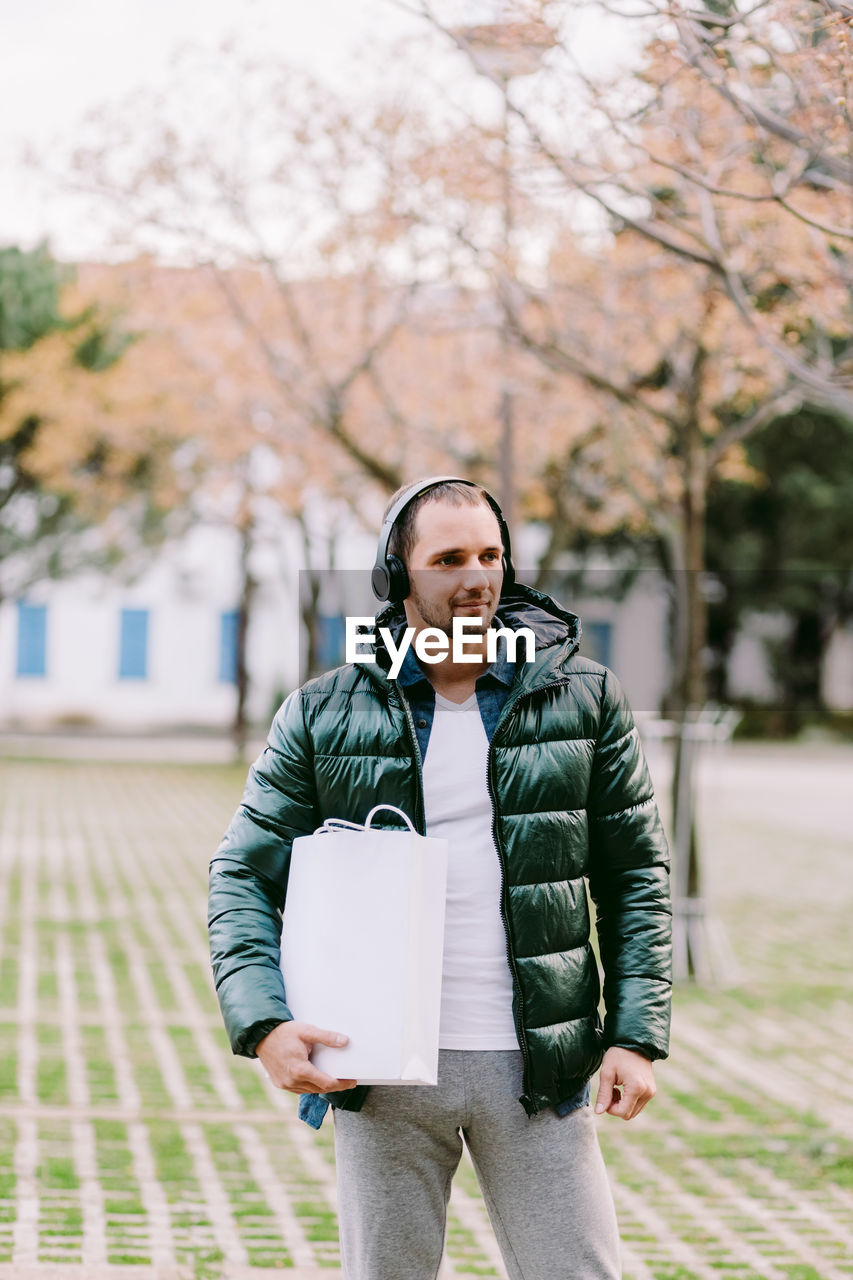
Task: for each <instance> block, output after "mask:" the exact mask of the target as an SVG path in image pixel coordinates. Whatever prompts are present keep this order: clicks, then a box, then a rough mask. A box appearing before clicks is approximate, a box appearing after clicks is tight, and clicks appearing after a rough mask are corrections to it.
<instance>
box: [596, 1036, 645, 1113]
mask: <svg viewBox="0 0 853 1280" xmlns="http://www.w3.org/2000/svg"><path fill="white" fill-rule="evenodd" d="M617 1089H618V1090H620V1091H621V1092H618V1093H617V1092H615V1090H617ZM655 1092H656V1090H655V1077H654V1071H653V1070H652V1064H651V1062H650V1061H649V1059H648V1058H647V1057H645V1056H644V1055H643V1054H642V1053H637V1052H636V1051H635V1050H634V1049H623V1048H621V1047H620V1046H619V1045H611V1047H610V1048H609V1049H608V1050H607V1052H606V1053H605V1055H604V1061H603V1062H602V1064H601V1079H600V1080H599V1083H598V1097H597V1098H596V1100H595V1110H596V1111H597V1112H601V1111H606V1112H607V1113H608V1115H611V1116H621V1117H622V1119H623V1120H633V1118H634V1116H638V1115H639V1114H640V1112H641V1111H642V1109H643V1107H644V1106H645V1105H646V1103H647V1102H648V1101H649V1100H650V1099H651V1098H653V1097H654V1096H655Z"/></svg>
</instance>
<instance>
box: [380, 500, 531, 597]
mask: <svg viewBox="0 0 853 1280" xmlns="http://www.w3.org/2000/svg"><path fill="white" fill-rule="evenodd" d="M448 482H452V483H454V484H467V485H470V486H471V487H472V488H474V489H478V490H480V491H481V492H482V493H483V495H484V497H485V498H486V500H487V502H488V503H489V506H490V507H491V508H492V510H493V511H494V513H495V515H496V517H497V521H498V524H499V525H500V531H501V539H502V541H503V546H504V554H503V558H502V564H503V570H504V580H503V585H504V587H508V586H510V585H511V583H513V582H514V581H515V570H514V568H513V564H512V551H511V548H510V540H509V529H508V528H507V525H506V521H505V520H504V517H503V512H502V511H501V508H500V504H499V503H498V501H497V499H496V498H493V497H492V495H491V494H490V493H489V492H488V490H487V489H483V486H482V485H479V484H477V482H476V481H475V480H465V479H463V478H462V477H461V476H432V477H431V478H430V479H429V480H421V481H419V482H416V483H415V484H413V485H410V486H409V487H408V489H406V490H405V492H403V493H402V494H401V495H400V497H399V498H398V499H397V501H396V502H395V503H394V505H393V507H391V509H390V510H389V512H388V514H387V515H386V517H385V519H384V520H383V522H382V528H381V530H380V532H379V545H378V546H377V548H376V563H375V564H374V566H373V570H372V572H371V575H370V582H371V586H372V587H373V594H374V595H375V596H376V597H377V599H379V600H392V601H394V602H397V603H399V602H400V601H402V600H405V598H406V596H407V595H408V594H409V575H408V573H407V572H406V566H405V565H404V564H403V561H402V560H401V559H400V557H399V556H395V555H389V554H388V543H389V542H390V541H391V534H392V533H393V532H394V526H395V525H396V523H397V521H398V520H399V518H400V516H401V515H402V514H403V512H404V511H405V510H406V507H408V506H409V504H410V503H412V502H414V501H415V499H416V498H419V497H420V496H421V494H424V493H427V492H428V491H429V490H430V489H434V488H436V486H437V485H440V484H447V483H448Z"/></svg>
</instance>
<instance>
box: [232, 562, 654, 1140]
mask: <svg viewBox="0 0 853 1280" xmlns="http://www.w3.org/2000/svg"><path fill="white" fill-rule="evenodd" d="M395 618H396V621H398V622H401V621H402V616H401V610H399V607H397V609H396V611H395V608H394V607H393V606H389V607H388V608H386V609H385V610H384V611H383V612H382V614H380V615H379V617H378V619H377V626H382V625H384V626H392V627H393V625H394V622H395ZM499 620H500V621H502V622H503V624H504V625H506V626H509V627H512V628H513V629H515V628H517V627H521V626H527V627H530V628H531V629H532V630H533V631H534V632H535V634H536V637H537V640H536V654H535V660H534V661H533V662H532V663H525V662H523V661H519V663H518V667H517V673H516V678H515V681H514V683H513V686H512V689H511V690H510V693H509V696H508V698H507V701H506V704H505V705H504V708H503V711H502V712H501V716H500V719H499V721H498V725H497V728H496V730H495V733H494V736H493V739H492V742H491V745H490V748H489V789H490V792H491V795H492V801H493V804H494V815H495V816H494V835H495V842H496V845H497V848H498V851H499V854H500V859H501V867H502V872H503V893H502V900H501V913H502V916H503V919H504V924H505V927H506V935H507V956H508V961H509V965H510V969H511V972H512V976H513V985H514V999H513V1013H514V1016H515V1024H516V1029H517V1032H518V1037H519V1043H520V1045H521V1048H522V1052H523V1056H524V1064H525V1070H524V1094H523V1096H522V1097H521V1099H520V1101H521V1103H522V1104H523V1105H524V1107H525V1109H526V1111H527V1112H528V1114H530V1115H533V1114H534V1113H536V1112H537V1111H541V1110H543V1109H544V1108H546V1107H548V1106H551V1105H554V1104H555V1103H558V1102H560V1101H562V1100H564V1099H566V1098H568V1097H569V1096H570V1095H572V1094H573V1093H574V1092H576V1091H577V1090H578V1089H579V1088H580V1087H581V1085H582V1084H583V1083H584V1082H585V1081H586V1080H587V1079H588V1077H589V1076H590V1075H592V1073H593V1072H594V1071H596V1070H597V1068H598V1067H599V1065H600V1063H601V1060H602V1057H603V1054H604V1050H605V1049H606V1048H607V1047H608V1046H610V1045H624V1046H627V1047H628V1048H632V1049H637V1050H639V1051H640V1052H641V1053H643V1054H645V1055H646V1056H647V1057H648V1058H650V1059H656V1058H663V1057H665V1056H666V1054H667V1052H668V1040H669V1017H670V995H671V907H670V900H669V855H668V850H667V843H666V837H665V835H664V832H663V828H662V826H661V822H660V817H659V815H658V810H657V806H656V804H655V800H654V795H653V790H652V784H651V781H650V779H649V774H648V770H647V767H646V763H645V759H644V756H643V751H642V747H641V745H640V739H639V736H638V733H637V730H636V728H635V727H634V723H633V718H632V716H631V711H630V709H629V707H628V704H627V702H626V700H625V696H624V694H623V693H622V690H621V688H620V686H619V683H618V681H617V680H616V678H615V677H614V676H613V674H612V672H610V671H609V670H608V669H607V668H606V667H602V666H600V665H599V664H598V663H595V662H591V661H588V660H587V659H586V658H583V657H581V656H580V655H579V654H578V652H577V648H578V641H579V637H580V624H579V621H578V619H577V617H576V616H575V615H574V614H572V613H568V612H566V611H565V610H563V609H561V608H560V607H559V606H558V605H557V604H555V603H554V601H553V600H551V599H550V598H549V597H548V596H544V595H542V594H541V593H539V592H537V591H534V590H533V589H532V588H530V587H525V586H521V585H516V586H515V587H513V588H512V591H511V594H510V595H509V597H508V598H505V599H504V600H502V601H501V607H500V610H499ZM377 642H379V637H378V633H377ZM523 654H524V646H523V645H522V646H521V647H520V649H519V656H520V657H523ZM388 665H389V658H388V654H387V651H386V650H385V649H384V646H381V643H378V644H377V662H376V663H375V664H370V663H356V664H348V665H346V666H343V667H339V668H337V669H336V670H334V671H331V672H329V673H328V674H326V675H323V676H320V677H319V678H318V679H315V680H310V681H308V683H307V684H305V685H304V686H303V687H302V688H301V689H298V690H297V691H296V692H294V693H292V694H291V695H290V697H288V698H287V700H286V701H285V703H284V705H283V706H282V707H281V709H280V711H279V712H278V714H277V715H276V717H275V720H274V721H273V725H272V728H271V730H270V735H269V739H268V745H267V747H266V749H265V750H264V752H263V754H262V755H261V756H260V757H259V759H258V760H257V761H256V762H255V764H254V765H253V766H252V768H251V770H250V773H249V777H248V781H247V783H246V789H245V792H244V794H243V799H242V803H241V805H240V808H239V809H238V811H237V813H236V814H235V816H234V818H233V820H232V822H231V825H230V826H229V828H228V830H227V831H226V833H225V836H224V837H223V839H222V842H221V844H220V846H219V849H218V850H217V852H216V854H215V856H214V859H213V861H212V863H211V881H210V941H211V957H212V962H213V970H214V976H215V980H216V989H217V992H218V995H219V1002H220V1005H221V1008H222V1014H223V1017H224V1019H225V1024H226V1027H227V1029H228V1034H229V1037H230V1039H231V1044H232V1047H233V1049H234V1052H235V1053H242V1054H246V1055H247V1056H249V1057H252V1056H254V1046H255V1045H256V1044H257V1043H258V1042H259V1040H260V1039H261V1038H262V1036H263V1035H265V1034H266V1032H267V1031H269V1030H270V1029H271V1028H272V1027H273V1026H274V1025H276V1024H277V1023H279V1022H281V1021H282V1020H286V1019H290V1018H291V1017H292V1016H293V1015H292V1014H291V1012H290V1010H289V1009H288V1007H287V1003H286V1000H285V992H284V986H283V983H282V978H281V973H280V969H279V941H280V934H281V912H282V910H283V907H284V899H285V892H286V889H287V873H288V864H289V856H290V846H291V841H292V840H293V838H294V837H295V836H297V835H302V834H305V833H307V832H311V831H314V829H315V828H316V827H318V826H319V825H320V824H321V823H322V821H323V819H324V818H326V817H335V818H347V819H349V820H351V821H354V822H363V821H364V818H365V816H366V814H367V813H368V811H369V810H370V809H371V808H372V807H373V806H374V805H375V804H379V803H380V802H385V803H389V804H394V805H397V806H399V807H400V808H402V809H403V810H405V811H406V812H407V813H408V814H409V815H410V816H411V817H412V819H413V821H414V822H415V823H416V825H417V827H418V829H419V830H420V831H421V832H423V831H424V807H423V785H422V773H421V761H420V757H419V751H418V747H417V742H416V737H415V732H414V725H413V723H412V717H411V713H410V711H409V708H408V704H407V703H406V701H405V699H404V697H403V696H402V694H401V692H400V691H399V690H398V688H397V685H396V683H395V682H394V681H392V680H389V679H388V677H387V675H386V671H387V668H388ZM380 816H381V815H380ZM387 816H388V817H390V818H391V823H390V825H393V821H394V820H393V815H387ZM584 877H587V878H588V880H589V888H590V894H591V896H592V899H593V902H594V903H595V910H596V926H597V931H598V939H599V949H600V953H601V961H602V966H603V969H604V1005H605V1009H606V1016H605V1019H604V1024H603V1026H602V1022H601V1019H600V1017H599V1013H598V1004H599V998H600V994H601V993H600V987H599V976H598V966H597V964H596V960H595V955H594V953H593V951H592V948H591V945H590V940H589V935H590V920H589V912H588V907H587V896H586V892H585V888H584ZM285 941H286V940H285ZM365 1092H366V1090H365V1088H364V1087H358V1088H356V1089H353V1090H350V1091H348V1092H347V1093H336V1094H333V1095H329V1100H330V1101H331V1102H332V1103H333V1105H335V1106H338V1107H340V1106H342V1107H344V1108H349V1109H357V1108H358V1107H359V1106H360V1105H361V1102H362V1100H363V1097H364V1095H365Z"/></svg>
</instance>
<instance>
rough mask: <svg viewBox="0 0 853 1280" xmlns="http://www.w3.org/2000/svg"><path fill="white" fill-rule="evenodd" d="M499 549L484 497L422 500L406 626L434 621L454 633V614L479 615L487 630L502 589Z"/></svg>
mask: <svg viewBox="0 0 853 1280" xmlns="http://www.w3.org/2000/svg"><path fill="white" fill-rule="evenodd" d="M502 553H503V544H502V541H501V531H500V525H499V524H498V521H497V517H496V516H495V513H494V511H493V510H492V508H491V507H490V506H487V505H486V503H484V502H482V503H480V502H478V503H477V505H476V506H469V505H468V504H467V503H465V505H464V506H458V507H457V506H455V505H454V504H453V503H450V502H441V501H440V500H436V501H434V502H427V503H425V504H424V505H423V506H422V507H421V508H420V510H419V511H418V514H417V518H416V520H415V545H414V547H413V549H412V553H411V555H410V557H409V561H408V565H407V568H408V571H409V595H408V596H407V597H406V600H405V602H404V603H405V609H406V617H407V620H408V623H409V626H413V627H417V628H419V629H420V628H422V627H437V628H438V629H439V630H440V631H443V632H444V633H445V634H446V635H447V636H452V632H453V619H454V617H459V618H479V619H480V620H481V626H482V628H483V630H484V631H485V630H487V629H488V627H490V626H491V622H492V619H493V618H494V616H495V611H496V609H497V607H498V601H499V599H500V594H501V583H502V582H503V569H502V567H501V555H502Z"/></svg>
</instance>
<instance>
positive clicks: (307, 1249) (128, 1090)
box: [0, 748, 853, 1280]
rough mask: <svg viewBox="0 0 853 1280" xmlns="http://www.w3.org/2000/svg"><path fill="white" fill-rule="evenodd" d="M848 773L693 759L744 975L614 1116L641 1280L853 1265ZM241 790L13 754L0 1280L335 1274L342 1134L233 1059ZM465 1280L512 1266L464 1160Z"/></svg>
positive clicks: (1, 889)
mask: <svg viewBox="0 0 853 1280" xmlns="http://www.w3.org/2000/svg"><path fill="white" fill-rule="evenodd" d="M851 765H853V752H850V751H849V750H844V749H838V750H835V751H827V750H824V751H822V752H817V753H815V752H805V753H803V752H799V753H798V752H797V751H796V749H794V750H792V751H790V752H788V753H785V752H782V753H779V752H770V753H762V752H756V751H754V750H752V749H748V750H745V751H741V752H739V751H738V750H737V748H731V749H727V750H726V751H720V752H718V753H717V754H715V755H713V756H710V757H709V758H708V760H707V761H706V764H705V766H703V813H702V826H703V834H704V838H705V844H706V848H707V850H708V854H709V859H708V861H709V881H710V887H711V888H712V889H713V893H714V896H715V900H716V901H717V902H718V904H719V909H720V916H721V918H722V919H723V920H724V921H725V925H726V929H727V934H728V937H729V939H730V942H731V945H732V947H733V949H734V953H735V956H736V958H737V961H738V963H739V966H740V969H741V972H742V973H743V975H744V982H743V984H742V985H741V986H739V987H737V988H735V989H732V990H730V991H725V992H721V991H718V992H715V993H707V992H701V993H699V992H689V991H684V992H679V993H678V995H677V1000H676V1012H675V1019H674V1036H673V1054H672V1057H671V1059H670V1060H669V1061H668V1062H666V1063H663V1064H659V1066H658V1068H657V1076H658V1082H659V1092H658V1096H657V1098H656V1099H655V1100H654V1102H653V1104H652V1105H651V1106H650V1107H649V1108H648V1109H647V1111H646V1112H645V1113H644V1114H643V1115H642V1116H641V1117H640V1118H638V1120H636V1121H633V1122H632V1123H631V1124H630V1125H624V1124H623V1123H622V1122H620V1121H616V1120H613V1119H611V1118H602V1119H601V1120H600V1121H599V1133H600V1136H601V1141H602V1146H603V1148H604V1151H605V1157H606V1160H607V1163H608V1168H609V1171H610V1174H611V1178H612V1182H613V1187H614V1194H615V1197H616V1202H617V1209H618V1213H619V1218H620V1225H621V1229H622V1238H623V1245H624V1257H625V1276H626V1280H652V1278H653V1277H654V1280H692V1278H693V1277H696V1278H699V1280H711V1277H719V1276H720V1274H721V1272H725V1273H726V1274H727V1275H731V1276H735V1277H737V1278H738V1280H755V1278H757V1277H760V1278H762V1280H842V1278H845V1280H849V1278H850V1277H853V1099H851V1098H850V1097H849V1096H848V1091H847V1087H846V1080H847V1075H848V1073H849V1064H850V1061H851V1057H852V1056H853V1016H851V1014H853V1002H851V996H850V992H849V973H850V968H851V944H850V929H849V920H850V916H851V908H853V874H851V871H853V861H852V860H851V852H852V851H851V841H850V821H849V802H848V803H844V802H843V799H842V798H841V797H843V796H844V795H845V794H846V792H842V791H841V790H840V787H841V786H844V785H845V781H848V782H849V777H850V776H851V773H853V769H851ZM242 777H243V770H235V769H232V768H227V767H224V766H214V765H206V766H188V765H177V764H170V765H162V766H158V765H152V764H130V763H121V764H119V763H113V764H109V763H98V762H93V763H74V762H60V763H50V762H46V761H45V762H40V761H29V762H23V761H21V762H18V761H14V760H10V759H6V760H2V761H0V925H2V949H1V950H0V1280H4V1278H5V1277H6V1276H7V1275H8V1276H14V1277H15V1280H29V1277H33V1280H36V1277H38V1280H47V1277H49V1276H55V1277H57V1278H58V1280H72V1278H73V1277H78V1276H79V1277H84V1276H85V1277H86V1280H99V1278H100V1277H102V1276H103V1277H105V1278H106V1277H111V1278H113V1280H123V1278H124V1277H125V1276H133V1277H139V1278H141V1277H155V1276H156V1277H159V1278H160V1280H190V1278H193V1280H203V1278H204V1277H215V1276H220V1275H224V1276H227V1277H231V1278H232V1280H238V1278H239V1277H243V1276H246V1275H248V1274H256V1273H257V1272H258V1271H259V1270H260V1269H262V1268H264V1269H266V1268H279V1267H287V1268H288V1274H289V1275H291V1276H294V1277H305V1278H307V1277H309V1276H317V1275H321V1274H322V1275H323V1276H332V1277H333V1276H334V1275H335V1274H337V1267H338V1264H339V1256H338V1241H337V1225H336V1217H335V1186H334V1153H333V1147H332V1132H331V1126H329V1125H324V1127H323V1128H322V1129H321V1130H320V1131H319V1133H317V1134H315V1133H314V1132H313V1131H311V1130H309V1129H308V1128H307V1127H306V1126H305V1125H303V1124H301V1123H300V1122H299V1121H297V1119H296V1117H295V1100H294V1099H293V1098H292V1097H291V1096H290V1095H287V1094H283V1093H280V1092H277V1091H274V1090H272V1089H270V1088H269V1087H268V1086H267V1085H266V1083H265V1081H264V1080H263V1078H262V1075H261V1073H260V1071H259V1069H258V1067H257V1065H256V1064H251V1063H249V1062H247V1061H246V1060H244V1059H235V1058H234V1057H233V1056H232V1055H231V1053H230V1051H229V1049H228V1046H227V1042H226V1040H225V1035H224V1032H223V1030H222V1027H221V1024H220V1020H219V1015H218V1011H217V1008H216V1003H215V998H214V996H213V993H212V990H211V984H210V977H209V972H208V962H207V948H206V937H205V922H204V894H205V885H206V871H207V862H208V860H209V857H210V853H211V851H212V849H213V848H214V847H215V845H216V843H217V840H218V838H219V836H220V834H221V832H222V830H223V828H224V826H225V824H226V822H227V820H228V818H229V817H230V814H231V811H232V810H233V808H234V806H235V805H236V803H237V801H238V799H239V794H240V790H241V786H242ZM463 1273H468V1274H470V1273H476V1274H479V1275H492V1276H503V1275H504V1271H503V1268H502V1265H501V1262H500V1259H499V1257H498V1254H497V1250H496V1246H495V1242H494V1237H493V1235H492V1233H491V1229H490V1227H489V1225H488V1222H487V1218H486V1214H485V1211H484V1208H483V1205H482V1201H481V1199H480V1196H479V1193H478V1189H477V1186H476V1180H475V1178H474V1175H473V1170H472V1169H471V1166H470V1164H468V1163H464V1164H463V1166H462V1167H461V1169H460V1172H459V1175H458V1176H457V1179H456V1181H455V1184H454V1188H453V1197H452V1202H451V1215H450V1224H449V1233H448V1250H447V1259H446V1264H445V1271H444V1274H445V1275H446V1276H455V1275H461V1274H463ZM543 1280H552V1278H551V1277H548V1278H543ZM554 1280H558V1278H554Z"/></svg>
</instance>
